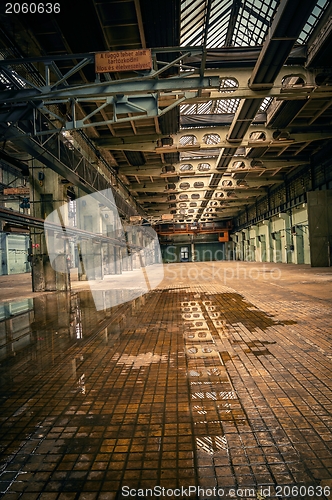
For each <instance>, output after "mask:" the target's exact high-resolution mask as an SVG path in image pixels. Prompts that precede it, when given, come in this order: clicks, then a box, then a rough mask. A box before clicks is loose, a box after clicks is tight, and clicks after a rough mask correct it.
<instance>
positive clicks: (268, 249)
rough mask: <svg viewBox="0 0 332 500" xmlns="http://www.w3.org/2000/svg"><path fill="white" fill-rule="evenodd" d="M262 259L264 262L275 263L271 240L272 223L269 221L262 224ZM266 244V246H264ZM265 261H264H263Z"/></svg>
mask: <svg viewBox="0 0 332 500" xmlns="http://www.w3.org/2000/svg"><path fill="white" fill-rule="evenodd" d="M261 233H262V238H263V239H262V241H261V258H262V262H273V249H272V238H271V223H270V221H269V220H263V221H262V224H261ZM263 242H264V244H262V243H263ZM263 259H264V260H263Z"/></svg>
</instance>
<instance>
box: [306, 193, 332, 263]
mask: <svg viewBox="0 0 332 500" xmlns="http://www.w3.org/2000/svg"><path fill="white" fill-rule="evenodd" d="M307 197H308V198H307V199H308V224H309V241H310V261H311V265H312V267H328V266H331V264H332V191H331V190H328V191H309V192H308V193H307Z"/></svg>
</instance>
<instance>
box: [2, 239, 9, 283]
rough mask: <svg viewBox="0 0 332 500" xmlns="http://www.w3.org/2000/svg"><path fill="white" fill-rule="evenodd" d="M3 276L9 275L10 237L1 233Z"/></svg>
mask: <svg viewBox="0 0 332 500" xmlns="http://www.w3.org/2000/svg"><path fill="white" fill-rule="evenodd" d="M1 274H8V235H7V234H6V233H1Z"/></svg>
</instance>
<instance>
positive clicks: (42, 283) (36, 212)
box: [30, 162, 70, 292]
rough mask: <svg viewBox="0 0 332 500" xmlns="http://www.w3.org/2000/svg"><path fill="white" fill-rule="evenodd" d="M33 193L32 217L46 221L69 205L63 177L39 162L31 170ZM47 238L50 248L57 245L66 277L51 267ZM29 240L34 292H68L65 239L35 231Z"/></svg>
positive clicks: (31, 188) (31, 199)
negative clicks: (62, 180) (51, 214)
mask: <svg viewBox="0 0 332 500" xmlns="http://www.w3.org/2000/svg"><path fill="white" fill-rule="evenodd" d="M30 190H31V193H30V210H31V215H32V216H33V217H38V218H42V219H45V218H46V217H47V216H48V215H49V214H50V213H51V212H53V210H56V209H57V208H60V207H61V206H62V205H64V204H65V203H66V202H67V193H66V190H67V188H66V187H65V185H63V184H62V183H61V178H60V176H59V175H58V174H57V173H56V172H54V171H53V170H51V169H49V168H46V167H45V166H44V165H42V164H40V163H39V162H35V164H34V166H33V167H32V168H31V169H30ZM64 218H65V220H63V221H62V223H63V224H65V225H66V224H67V223H68V220H67V217H66V215H65V217H64ZM45 236H47V238H50V240H49V241H50V242H51V244H53V243H54V244H56V248H57V252H58V253H59V258H60V260H62V261H63V265H62V270H63V271H62V272H63V274H64V276H61V274H60V273H57V272H56V271H55V270H54V269H53V267H52V265H51V263H50V259H49V255H48V251H47V245H46V238H45ZM30 237H31V275H32V290H33V291H35V292H39V291H52V290H69V289H70V275H69V268H68V265H67V260H66V253H67V248H66V245H67V242H66V239H61V238H56V235H54V234H52V232H50V234H47V235H45V233H44V232H43V233H40V230H36V229H34V228H31V230H30ZM58 274H59V275H58Z"/></svg>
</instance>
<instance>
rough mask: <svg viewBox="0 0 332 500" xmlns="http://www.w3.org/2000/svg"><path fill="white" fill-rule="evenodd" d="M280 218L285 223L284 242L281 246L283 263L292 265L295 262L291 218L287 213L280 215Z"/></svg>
mask: <svg viewBox="0 0 332 500" xmlns="http://www.w3.org/2000/svg"><path fill="white" fill-rule="evenodd" d="M279 218H280V219H282V220H283V221H284V231H283V236H284V238H283V242H282V244H281V251H282V262H285V263H287V264H291V263H292V262H293V253H294V245H293V236H292V232H291V217H290V215H289V214H287V213H280V214H279Z"/></svg>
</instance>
